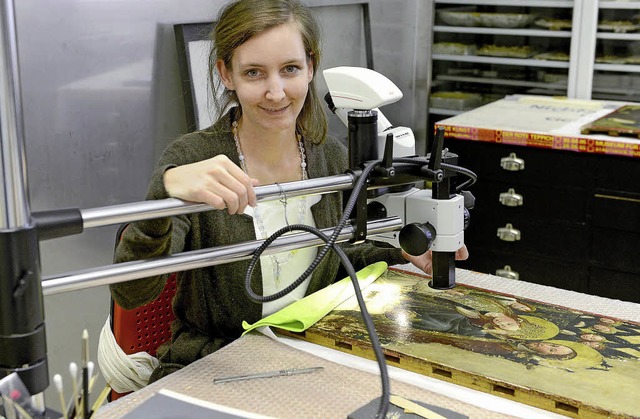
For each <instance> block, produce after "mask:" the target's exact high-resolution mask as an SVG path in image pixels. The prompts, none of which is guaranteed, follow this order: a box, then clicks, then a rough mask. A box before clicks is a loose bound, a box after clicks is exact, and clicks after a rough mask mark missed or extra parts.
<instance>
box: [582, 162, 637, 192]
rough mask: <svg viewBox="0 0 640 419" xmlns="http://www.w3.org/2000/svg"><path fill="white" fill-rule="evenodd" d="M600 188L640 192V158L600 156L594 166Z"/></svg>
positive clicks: (597, 185)
mask: <svg viewBox="0 0 640 419" xmlns="http://www.w3.org/2000/svg"><path fill="white" fill-rule="evenodd" d="M592 171H594V172H595V186H596V187H598V188H604V189H610V190H617V191H626V192H635V193H640V159H638V158H627V157H618V156H607V157H604V156H603V157H600V158H598V160H597V162H596V164H595V166H594V167H593V168H592Z"/></svg>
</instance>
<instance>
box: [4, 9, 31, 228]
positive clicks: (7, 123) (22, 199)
mask: <svg viewBox="0 0 640 419" xmlns="http://www.w3.org/2000/svg"><path fill="white" fill-rule="evenodd" d="M0 8H1V9H2V10H0V18H1V20H0V47H1V48H2V51H1V52H0V129H1V134H0V173H1V174H2V181H1V182H2V183H0V230H4V229H7V230H12V229H17V228H19V227H25V226H27V225H28V224H29V223H30V215H29V201H28V194H27V187H26V185H27V180H26V177H27V174H26V170H27V169H26V159H25V149H24V127H23V120H22V100H21V94H20V72H19V71H18V43H17V39H16V26H15V22H16V20H15V11H14V5H13V1H12V0H2V1H1V2H0Z"/></svg>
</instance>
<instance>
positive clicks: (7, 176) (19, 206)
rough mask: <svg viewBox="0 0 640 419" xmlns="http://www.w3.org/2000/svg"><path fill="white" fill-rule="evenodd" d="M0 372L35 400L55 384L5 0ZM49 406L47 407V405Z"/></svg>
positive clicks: (12, 25)
mask: <svg viewBox="0 0 640 419" xmlns="http://www.w3.org/2000/svg"><path fill="white" fill-rule="evenodd" d="M0 48H2V50H1V51H0V173H1V174H2V181H1V182H2V183H0V377H2V376H5V375H7V374H10V373H12V372H17V373H18V375H19V376H20V378H21V379H22V381H23V382H24V383H25V385H26V387H27V389H28V390H29V393H31V394H32V395H34V396H33V397H34V398H35V400H40V401H42V400H44V397H43V394H42V392H43V391H44V390H45V389H46V388H47V386H48V385H49V375H48V368H47V357H46V355H47V348H46V337H45V327H44V304H43V300H42V289H41V282H40V253H39V247H38V237H37V233H36V230H35V225H34V223H33V222H32V220H31V216H30V213H29V201H28V193H27V187H26V185H27V175H26V158H25V146H24V144H25V141H24V127H23V123H24V122H23V118H22V99H21V93H20V72H19V68H18V42H17V31H16V19H15V9H14V4H13V1H12V0H1V1H0ZM42 411H44V409H42Z"/></svg>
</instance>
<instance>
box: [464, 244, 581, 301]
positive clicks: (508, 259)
mask: <svg viewBox="0 0 640 419" xmlns="http://www.w3.org/2000/svg"><path fill="white" fill-rule="evenodd" d="M456 265H457V266H460V267H461V268H465V269H472V270H475V271H479V272H484V273H488V274H492V275H495V274H496V271H497V270H498V269H503V268H504V267H505V265H509V266H510V267H511V270H512V271H514V272H517V273H518V274H519V276H520V278H519V280H521V281H527V282H533V283H536V284H542V285H549V286H552V287H558V288H564V289H568V290H572V291H579V292H587V289H588V287H587V285H588V267H587V266H586V265H585V264H571V263H562V262H558V261H555V260H549V259H544V258H537V257H533V256H523V255H520V254H509V253H505V252H496V251H488V250H482V249H478V250H475V249H470V253H469V259H468V260H467V261H464V262H459V263H457V264H456Z"/></svg>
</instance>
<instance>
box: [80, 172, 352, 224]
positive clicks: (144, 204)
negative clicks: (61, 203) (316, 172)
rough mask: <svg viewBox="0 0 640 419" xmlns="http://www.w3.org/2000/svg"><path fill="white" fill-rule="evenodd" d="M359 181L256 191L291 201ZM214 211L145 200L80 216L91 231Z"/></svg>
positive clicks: (339, 178) (331, 179)
mask: <svg viewBox="0 0 640 419" xmlns="http://www.w3.org/2000/svg"><path fill="white" fill-rule="evenodd" d="M355 182H356V179H355V176H353V175H349V174H344V175H335V176H326V177H321V178H315V179H308V180H300V181H297V182H286V183H279V184H274V185H265V186H257V187H256V188H255V189H256V196H257V198H258V201H269V200H273V199H277V198H281V197H283V195H286V196H287V197H290V198H291V197H294V196H300V195H315V194H322V193H329V192H336V191H343V190H347V189H351V188H352V187H353V185H354V184H355ZM212 210H213V208H212V207H211V206H209V205H207V204H201V203H194V202H186V201H182V200H180V199H176V198H167V199H160V200H155V201H141V202H134V203H131V204H122V205H112V206H108V207H99V208H90V209H85V210H81V211H80V213H81V215H82V220H83V226H84V228H91V227H100V226H105V225H111V224H121V223H128V222H132V221H138V220H149V219H152V218H158V217H170V216H173V215H180V214H190V213H194V212H203V211H212Z"/></svg>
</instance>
